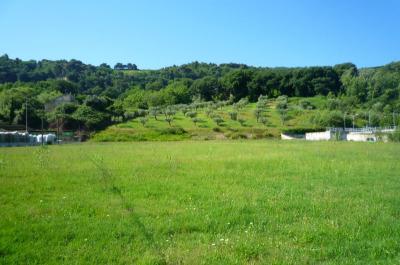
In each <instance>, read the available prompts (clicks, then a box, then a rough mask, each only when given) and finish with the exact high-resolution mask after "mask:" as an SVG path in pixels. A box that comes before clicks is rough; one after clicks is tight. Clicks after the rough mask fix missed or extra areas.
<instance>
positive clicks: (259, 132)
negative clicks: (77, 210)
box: [92, 97, 326, 142]
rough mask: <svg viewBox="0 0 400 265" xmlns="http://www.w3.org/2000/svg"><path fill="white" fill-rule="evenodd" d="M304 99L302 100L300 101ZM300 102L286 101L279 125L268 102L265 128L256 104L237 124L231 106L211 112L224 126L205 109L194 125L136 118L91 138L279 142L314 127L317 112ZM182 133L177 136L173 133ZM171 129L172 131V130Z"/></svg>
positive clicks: (178, 117)
mask: <svg viewBox="0 0 400 265" xmlns="http://www.w3.org/2000/svg"><path fill="white" fill-rule="evenodd" d="M303 99H304V98H303ZM307 99H308V101H310V102H311V103H312V104H313V105H314V106H316V107H318V108H321V107H322V105H323V104H324V102H325V101H326V99H325V98H322V97H313V98H307ZM299 100H300V98H290V99H289V103H288V106H289V109H288V120H287V121H286V122H285V123H282V121H281V119H280V117H279V114H278V112H277V110H276V108H275V106H276V101H275V100H274V99H271V100H269V101H268V107H267V108H266V111H265V112H264V113H263V114H262V116H264V117H265V118H266V119H267V123H266V124H262V123H260V122H257V121H256V117H255V116H254V110H255V109H256V103H250V104H248V105H246V106H245V107H244V108H243V109H241V110H240V111H238V120H239V119H242V120H244V123H242V124H241V123H240V122H239V121H238V120H232V119H231V118H230V116H229V112H231V111H233V108H232V105H228V106H224V107H221V108H218V109H216V110H214V111H213V114H215V115H218V116H220V117H221V118H222V119H223V123H222V124H220V125H218V124H216V123H215V122H214V121H213V119H212V118H210V117H209V116H208V115H207V114H206V109H205V108H203V109H198V110H197V113H198V115H197V118H199V119H200V120H201V121H200V122H198V123H197V124H194V123H193V122H192V120H191V118H189V117H186V116H185V115H183V113H182V112H181V111H177V112H176V114H175V115H174V118H173V122H172V123H171V126H170V125H169V124H168V123H167V122H166V121H165V117H164V115H163V114H159V115H158V118H157V120H156V119H155V118H154V117H152V116H148V117H147V123H146V124H145V125H143V124H141V123H140V120H139V119H138V118H136V119H132V120H130V121H128V122H124V123H121V124H117V125H113V126H110V127H109V128H107V129H106V130H104V131H101V132H99V133H97V134H95V135H94V137H93V138H92V139H93V140H94V141H98V142H108V141H110V142H114V141H168V140H172V141H175V140H187V139H192V140H215V139H240V138H242V139H244V138H246V139H261V138H280V133H281V131H282V130H283V129H288V128H298V127H300V128H304V127H305V128H312V127H315V125H314V124H313V123H312V122H311V121H310V118H311V116H312V115H313V114H314V113H316V112H318V111H320V110H319V109H313V110H304V109H301V108H300V107H299V105H298V101H299ZM176 128H178V129H182V130H180V131H178V132H176V131H174V129H176ZM171 129H172V130H171Z"/></svg>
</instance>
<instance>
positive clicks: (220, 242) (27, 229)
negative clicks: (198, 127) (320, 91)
mask: <svg viewBox="0 0 400 265" xmlns="http://www.w3.org/2000/svg"><path fill="white" fill-rule="evenodd" d="M0 263H1V264H400V145H399V144H384V143H349V142H283V141H265V140H262V141H261V140H260V141H183V142H136V143H103V144H99V143H88V144H81V145H64V146H50V147H49V148H40V147H27V148H1V149H0Z"/></svg>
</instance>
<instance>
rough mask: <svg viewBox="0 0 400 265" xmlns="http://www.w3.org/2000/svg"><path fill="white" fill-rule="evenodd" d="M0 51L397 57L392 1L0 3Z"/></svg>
mask: <svg viewBox="0 0 400 265" xmlns="http://www.w3.org/2000/svg"><path fill="white" fill-rule="evenodd" d="M0 34H1V35H0V36H1V38H0V54H3V53H7V54H8V55H9V56H10V57H12V58H15V57H19V58H21V59H24V60H26V59H72V58H75V59H79V60H81V61H83V62H85V63H90V64H94V65H98V64H100V63H102V62H106V63H108V64H110V65H114V64H115V63H116V62H122V63H128V62H132V63H136V64H137V65H138V67H139V68H142V69H147V68H160V67H164V66H170V65H173V64H176V65H179V64H183V63H189V62H192V61H196V60H197V61H202V62H214V63H227V62H237V63H246V64H249V65H255V66H310V65H333V64H336V63H341V62H349V61H350V62H354V63H355V64H357V65H358V66H359V67H363V66H376V65H382V64H386V63H389V62H391V61H395V60H400V1H399V0H374V1H372V0H364V1H363V0H359V1H357V0H305V1H300V0H292V1H290V0H275V1H269V0H259V1H257V0H243V1H239V0H237V1H236V0H230V1H229V0H198V1H197V0H196V1H191V0H186V1H185V0H182V1H174V0H142V1H134V0H132V1H111V0H110V1H100V0H98V1H87V0H79V1H76V0H65V1H56V0H48V1H44V0H43V1H42V0H26V1H18V0H1V1H0Z"/></svg>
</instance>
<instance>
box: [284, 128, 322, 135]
mask: <svg viewBox="0 0 400 265" xmlns="http://www.w3.org/2000/svg"><path fill="white" fill-rule="evenodd" d="M325 130H326V128H324V127H318V128H289V129H284V130H282V133H287V134H305V133H308V132H322V131H325Z"/></svg>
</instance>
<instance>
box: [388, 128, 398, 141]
mask: <svg viewBox="0 0 400 265" xmlns="http://www.w3.org/2000/svg"><path fill="white" fill-rule="evenodd" d="M389 140H390V141H391V142H400V129H397V130H396V131H394V132H393V133H391V134H389Z"/></svg>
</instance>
